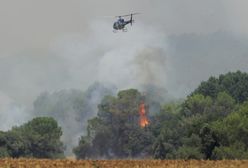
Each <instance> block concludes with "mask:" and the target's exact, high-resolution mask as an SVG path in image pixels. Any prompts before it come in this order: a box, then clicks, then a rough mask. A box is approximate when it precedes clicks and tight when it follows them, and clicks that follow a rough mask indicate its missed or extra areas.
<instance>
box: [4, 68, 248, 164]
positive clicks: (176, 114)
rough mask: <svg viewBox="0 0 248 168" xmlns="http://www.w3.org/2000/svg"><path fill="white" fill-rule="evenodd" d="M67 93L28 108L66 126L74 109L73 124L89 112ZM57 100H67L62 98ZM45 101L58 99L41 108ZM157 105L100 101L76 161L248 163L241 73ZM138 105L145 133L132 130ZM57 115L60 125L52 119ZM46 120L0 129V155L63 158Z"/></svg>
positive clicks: (132, 99)
mask: <svg viewBox="0 0 248 168" xmlns="http://www.w3.org/2000/svg"><path fill="white" fill-rule="evenodd" d="M150 89H151V88H150ZM93 90H94V89H93ZM100 90H103V91H104V92H103V93H104V94H105V93H107V92H105V89H100ZM151 90H152V89H151ZM73 92H74V91H73ZM73 92H69V93H66V94H65V92H60V93H56V94H54V95H50V96H47V95H45V96H44V95H43V96H41V97H40V98H39V99H37V101H35V104H34V105H35V109H36V111H38V114H40V115H42V114H44V115H45V116H51V115H52V116H51V117H54V118H55V119H56V120H58V121H60V122H61V121H64V122H66V118H67V117H66V116H67V114H68V115H69V111H73V110H74V111H75V112H77V113H75V112H74V114H77V116H78V117H77V118H78V120H79V121H83V120H85V118H80V114H86V112H87V113H88V112H89V113H90V111H89V110H90V109H91V108H88V107H89V106H88V105H87V103H85V102H86V101H83V100H84V98H86V97H85V94H82V93H79V92H76V93H79V94H76V95H75V94H72V93H73ZM61 93H62V94H61ZM109 93H111V92H109ZM149 93H150V92H149ZM154 93H155V92H154ZM58 95H59V96H58ZM63 95H67V97H70V98H69V99H68V98H64V99H63ZM101 95H102V94H101ZM61 96H62V98H60V97H61ZM58 97H59V98H58ZM48 98H50V99H52V98H58V99H55V100H54V102H53V103H52V104H49V102H50V101H48ZM158 99H159V96H156V95H154V94H142V93H140V92H139V91H138V90H136V89H129V90H124V91H120V92H119V93H118V94H117V95H116V96H111V94H109V96H105V97H104V98H103V99H102V100H101V102H100V104H99V105H98V113H97V115H96V116H95V117H92V118H91V119H89V120H88V126H87V133H86V134H85V135H84V136H82V137H81V138H80V141H79V144H78V145H77V146H76V147H74V149H73V152H74V154H75V155H76V157H77V158H79V159H85V158H93V159H96V158H98V159H99V158H101V159H102V158H105V159H114V158H155V159H214V160H215V159H248V74H247V73H241V72H240V71H237V72H235V73H227V74H225V75H220V76H219V77H218V78H216V77H210V78H209V80H208V81H205V82H202V83H201V84H200V86H199V87H198V88H196V89H195V91H193V92H192V93H191V94H190V95H189V96H188V97H187V98H186V99H185V100H181V101H173V102H170V103H164V104H163V103H161V102H162V101H160V100H158ZM67 100H68V101H70V102H67ZM74 100H75V101H74ZM158 101H160V102H158ZM61 102H64V103H66V102H67V103H68V104H69V105H68V104H64V103H62V104H61ZM82 102H84V103H82ZM94 102H96V101H94ZM143 102H144V103H145V109H146V113H147V116H148V118H149V125H147V126H146V127H141V125H140V124H139V121H140V120H139V119H140V116H139V107H140V104H141V103H143ZM42 104H44V107H46V108H47V109H46V108H45V109H43V108H44V107H43V106H42ZM58 104H61V105H62V108H59V106H57V105H58ZM70 104H73V106H72V107H73V110H71V108H70V107H71V106H70ZM158 106H159V107H158ZM83 108H86V109H83ZM60 109H62V110H61V112H60ZM68 109H69V110H68ZM150 109H152V110H150ZM42 110H44V112H42ZM54 110H55V111H54ZM53 111H54V113H53ZM46 113H47V114H46ZM60 113H61V115H62V118H63V120H62V119H61V120H59V119H57V115H59V116H60ZM48 114H50V115H48ZM63 114H64V115H63ZM85 116H86V115H85ZM51 117H37V118H34V119H33V120H31V121H29V122H27V123H25V124H23V125H21V126H18V127H13V128H12V129H11V130H9V131H7V132H3V131H1V132H0V157H14V158H19V157H35V158H63V157H64V152H65V149H66V148H65V146H66V145H67V144H63V143H62V141H61V136H62V128H63V127H62V128H61V127H60V126H59V125H58V123H57V121H56V120H55V119H54V118H51ZM60 118H61V117H60ZM68 123H70V122H68ZM69 125H70V124H69ZM83 131H84V130H82V132H83ZM66 135H69V134H68V133H67V134H66ZM71 139H72V138H71Z"/></svg>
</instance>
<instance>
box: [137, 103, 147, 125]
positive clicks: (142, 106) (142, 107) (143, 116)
mask: <svg viewBox="0 0 248 168" xmlns="http://www.w3.org/2000/svg"><path fill="white" fill-rule="evenodd" d="M139 115H140V119H139V125H140V126H141V127H142V128H144V127H145V126H147V125H148V124H149V121H148V118H147V117H146V108H145V103H144V102H142V103H141V104H140V106H139Z"/></svg>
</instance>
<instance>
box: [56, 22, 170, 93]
mask: <svg viewBox="0 0 248 168" xmlns="http://www.w3.org/2000/svg"><path fill="white" fill-rule="evenodd" d="M110 25H112V23H106V22H100V21H98V22H94V23H92V24H91V32H90V35H88V36H89V38H86V39H84V40H82V41H78V39H77V38H73V37H69V38H68V37H65V38H63V39H61V41H59V42H56V44H55V45H53V49H54V51H55V52H57V51H59V52H60V53H61V54H62V56H63V57H64V58H65V59H68V62H70V63H71V65H73V66H72V67H71V69H70V71H71V72H73V74H74V76H76V77H77V78H78V76H79V75H75V74H77V73H78V74H82V73H85V75H83V76H86V74H91V75H90V76H87V81H85V82H89V83H92V81H101V82H102V83H111V84H113V85H115V86H116V87H117V88H118V89H125V88H130V87H135V88H140V86H141V85H144V84H147V83H148V82H149V83H151V84H154V85H160V86H163V87H164V86H165V81H166V80H165V78H166V75H165V71H166V70H165V69H166V61H165V60H166V37H165V35H164V33H162V32H158V31H157V30H156V29H155V28H151V27H149V26H145V25H142V24H139V23H137V24H136V25H135V26H133V27H132V28H131V27H128V29H129V32H128V33H122V32H119V33H117V34H114V33H113V32H112V31H111V26H110ZM68 43H69V44H71V45H68ZM61 49H62V52H61ZM81 76H82V75H81ZM83 76H82V78H81V80H84V77H83Z"/></svg>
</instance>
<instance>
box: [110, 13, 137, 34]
mask: <svg viewBox="0 0 248 168" xmlns="http://www.w3.org/2000/svg"><path fill="white" fill-rule="evenodd" d="M138 14H140V13H131V14H128V15H122V16H115V17H116V18H118V20H117V21H116V22H114V25H113V29H114V30H113V32H114V33H116V32H117V31H118V30H122V31H123V32H127V28H126V25H128V24H130V25H131V26H132V25H133V23H134V20H133V15H138ZM128 16H130V20H125V19H124V18H123V17H128Z"/></svg>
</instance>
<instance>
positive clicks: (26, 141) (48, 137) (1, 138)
mask: <svg viewBox="0 0 248 168" xmlns="http://www.w3.org/2000/svg"><path fill="white" fill-rule="evenodd" d="M61 135H62V130H61V128H60V127H59V126H58V124H57V122H56V121H55V120H54V119H53V118H49V117H38V118H34V119H33V120H31V121H29V122H27V123H25V124H23V125H21V126H19V127H14V128H12V129H11V130H10V131H7V132H0V157H13V158H19V157H34V158H63V157H64V152H63V151H64V146H63V143H62V142H61V141H60V137H61Z"/></svg>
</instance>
